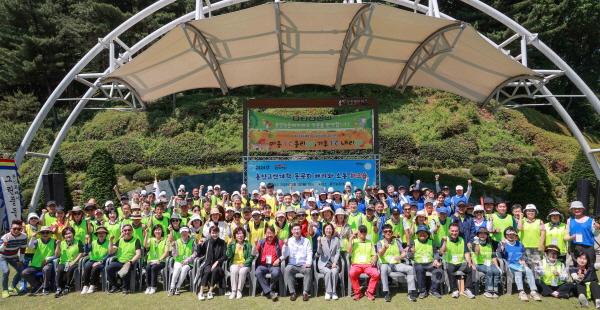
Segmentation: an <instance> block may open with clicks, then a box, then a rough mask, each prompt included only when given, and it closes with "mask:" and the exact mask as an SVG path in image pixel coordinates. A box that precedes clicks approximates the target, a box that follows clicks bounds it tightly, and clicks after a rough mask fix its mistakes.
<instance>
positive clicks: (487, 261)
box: [483, 259, 492, 267]
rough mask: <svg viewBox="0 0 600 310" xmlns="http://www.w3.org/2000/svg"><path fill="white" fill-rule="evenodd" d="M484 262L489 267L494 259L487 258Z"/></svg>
mask: <svg viewBox="0 0 600 310" xmlns="http://www.w3.org/2000/svg"><path fill="white" fill-rule="evenodd" d="M483 264H484V265H486V266H488V267H489V266H491V265H492V260H491V259H486V260H484V261H483Z"/></svg>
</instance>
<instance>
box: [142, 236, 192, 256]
mask: <svg viewBox="0 0 600 310" xmlns="http://www.w3.org/2000/svg"><path fill="white" fill-rule="evenodd" d="M190 239H191V238H190ZM148 242H149V243H150V248H149V249H148V261H153V260H160V261H163V260H164V259H163V260H161V259H160V258H161V257H162V256H163V254H165V252H166V250H167V239H166V238H162V240H160V241H158V240H156V238H150V240H149V241H148Z"/></svg>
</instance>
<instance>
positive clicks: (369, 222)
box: [362, 204, 379, 245]
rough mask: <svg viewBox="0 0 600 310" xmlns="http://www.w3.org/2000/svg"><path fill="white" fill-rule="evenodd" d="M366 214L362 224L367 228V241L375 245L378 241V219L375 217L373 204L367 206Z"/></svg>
mask: <svg viewBox="0 0 600 310" xmlns="http://www.w3.org/2000/svg"><path fill="white" fill-rule="evenodd" d="M366 214H367V215H366V216H365V219H364V220H363V222H362V224H363V225H365V227H367V241H369V242H371V243H372V244H373V245H376V244H377V241H379V229H378V227H379V218H378V217H377V216H375V206H374V205H373V204H369V205H368V206H367V211H366Z"/></svg>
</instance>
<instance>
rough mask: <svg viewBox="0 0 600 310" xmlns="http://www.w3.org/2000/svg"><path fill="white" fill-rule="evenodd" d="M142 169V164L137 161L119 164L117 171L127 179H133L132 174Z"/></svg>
mask: <svg viewBox="0 0 600 310" xmlns="http://www.w3.org/2000/svg"><path fill="white" fill-rule="evenodd" d="M142 169H144V166H143V165H140V164H137V163H130V164H124V165H121V167H120V169H119V172H120V173H121V174H122V175H124V176H125V177H126V178H127V179H129V180H133V175H134V174H135V173H136V172H138V171H140V170H142Z"/></svg>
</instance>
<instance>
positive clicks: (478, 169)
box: [470, 163, 490, 177]
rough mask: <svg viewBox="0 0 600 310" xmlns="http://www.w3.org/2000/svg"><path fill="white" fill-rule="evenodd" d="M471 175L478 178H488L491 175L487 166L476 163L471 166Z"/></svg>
mask: <svg viewBox="0 0 600 310" xmlns="http://www.w3.org/2000/svg"><path fill="white" fill-rule="evenodd" d="M470 171H471V174H472V175H474V176H477V177H487V176H488V175H489V174H490V169H489V168H488V166H486V165H485V164H481V163H476V164H474V165H473V166H471V169H470Z"/></svg>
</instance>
